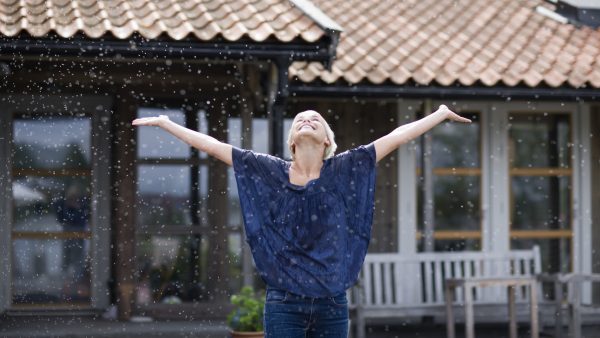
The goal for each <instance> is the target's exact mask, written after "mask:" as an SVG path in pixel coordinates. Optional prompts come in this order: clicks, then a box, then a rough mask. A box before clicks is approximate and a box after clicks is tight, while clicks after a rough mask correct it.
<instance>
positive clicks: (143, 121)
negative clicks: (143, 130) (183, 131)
mask: <svg viewBox="0 0 600 338" xmlns="http://www.w3.org/2000/svg"><path fill="white" fill-rule="evenodd" d="M168 121H170V120H169V117H168V116H167V115H159V116H158V117H157V116H152V117H142V118H139V119H135V120H133V121H132V122H131V124H132V125H134V126H157V127H162V126H163V125H164V123H165V122H168Z"/></svg>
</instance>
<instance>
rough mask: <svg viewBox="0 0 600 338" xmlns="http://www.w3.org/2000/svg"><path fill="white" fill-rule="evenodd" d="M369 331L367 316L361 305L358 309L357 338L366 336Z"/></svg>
mask: <svg viewBox="0 0 600 338" xmlns="http://www.w3.org/2000/svg"><path fill="white" fill-rule="evenodd" d="M366 337H367V332H366V327H365V316H364V314H363V312H362V310H361V309H360V306H359V307H357V309H356V338H366Z"/></svg>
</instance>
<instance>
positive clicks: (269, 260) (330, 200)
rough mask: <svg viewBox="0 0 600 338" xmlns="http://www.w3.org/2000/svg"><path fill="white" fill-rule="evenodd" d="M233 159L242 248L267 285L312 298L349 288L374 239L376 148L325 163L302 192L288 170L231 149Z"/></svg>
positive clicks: (273, 161) (283, 164)
mask: <svg viewBox="0 0 600 338" xmlns="http://www.w3.org/2000/svg"><path fill="white" fill-rule="evenodd" d="M232 156H233V168H234V172H235V178H236V181H237V185H238V191H239V196H240V204H241V207H242V214H243V217H244V225H245V229H246V240H247V241H248V243H249V245H250V248H251V250H252V255H253V257H254V262H255V264H256V267H257V270H258V272H259V274H260V275H261V277H262V278H263V280H264V281H265V283H266V284H267V285H268V286H271V287H276V288H279V289H283V290H286V291H289V292H291V293H295V294H298V295H304V296H309V297H329V296H333V295H337V294H339V293H341V292H344V291H345V290H346V289H348V288H349V287H351V286H352V285H354V284H355V283H356V280H357V278H358V273H359V271H360V268H361V266H362V263H363V261H364V258H365V255H366V253H367V247H368V245H369V240H370V238H371V224H372V222H373V208H374V197H373V196H374V190H375V162H376V161H375V146H374V145H373V144H372V143H371V144H369V145H367V146H360V147H357V148H355V149H351V150H348V151H346V152H343V153H340V154H338V155H336V156H334V157H332V158H329V159H327V160H324V161H323V166H322V168H321V173H320V177H319V178H317V179H314V180H311V181H309V182H308V183H307V184H306V185H305V186H298V185H294V184H292V183H291V182H290V180H289V168H290V165H291V162H287V161H284V160H282V159H280V158H277V157H274V156H271V155H266V154H260V153H255V152H253V151H250V150H242V149H239V148H236V147H234V148H233V153H232Z"/></svg>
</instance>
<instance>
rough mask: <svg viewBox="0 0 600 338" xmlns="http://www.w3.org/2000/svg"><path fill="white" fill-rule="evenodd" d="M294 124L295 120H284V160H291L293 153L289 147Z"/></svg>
mask: <svg viewBox="0 0 600 338" xmlns="http://www.w3.org/2000/svg"><path fill="white" fill-rule="evenodd" d="M292 122H294V119H293V118H286V119H283V158H284V159H291V158H292V153H291V152H290V148H288V145H287V139H288V133H289V132H290V128H292Z"/></svg>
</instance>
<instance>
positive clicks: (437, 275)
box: [350, 246, 541, 338]
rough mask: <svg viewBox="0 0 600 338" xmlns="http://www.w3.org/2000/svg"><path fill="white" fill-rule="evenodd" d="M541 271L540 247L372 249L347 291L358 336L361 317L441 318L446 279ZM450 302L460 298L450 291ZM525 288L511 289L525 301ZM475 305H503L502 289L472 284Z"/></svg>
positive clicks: (362, 327)
mask: <svg viewBox="0 0 600 338" xmlns="http://www.w3.org/2000/svg"><path fill="white" fill-rule="evenodd" d="M540 272H541V260H540V251H539V247H537V246H535V247H534V248H533V249H531V250H512V251H508V252H502V253H495V252H479V251H477V252H473V251H470V252H467V251H462V252H434V253H417V254H413V255H405V254H399V253H373V254H368V255H367V256H366V257H365V262H364V264H363V267H362V270H361V274H360V279H359V280H360V282H359V284H358V286H357V287H355V288H354V289H353V290H352V293H351V297H350V306H351V308H354V309H356V330H357V337H358V338H364V337H365V321H366V320H367V319H376V318H399V319H404V318H407V317H423V316H436V315H437V316H444V313H445V305H444V302H445V295H444V286H445V285H444V282H445V280H446V279H447V278H470V277H473V278H489V277H519V276H521V277H529V276H536V275H537V274H539V273H540ZM454 292H455V295H454V299H455V305H460V304H462V302H463V294H462V292H463V291H462V290H461V289H457V290H455V291H454ZM528 298H529V295H528V291H527V289H525V288H519V289H517V290H516V301H517V303H525V302H528ZM473 301H474V303H475V304H490V305H493V304H503V306H502V307H503V308H504V307H505V304H506V302H507V294H506V290H505V289H503V288H500V287H494V288H476V289H475V294H474V297H473ZM459 319H460V318H459Z"/></svg>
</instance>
